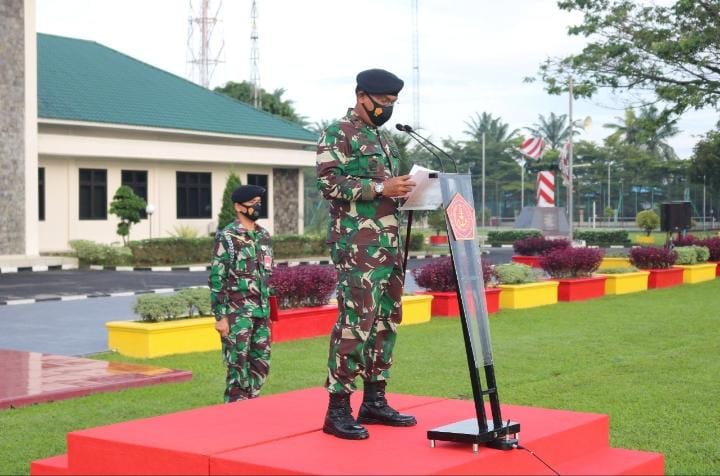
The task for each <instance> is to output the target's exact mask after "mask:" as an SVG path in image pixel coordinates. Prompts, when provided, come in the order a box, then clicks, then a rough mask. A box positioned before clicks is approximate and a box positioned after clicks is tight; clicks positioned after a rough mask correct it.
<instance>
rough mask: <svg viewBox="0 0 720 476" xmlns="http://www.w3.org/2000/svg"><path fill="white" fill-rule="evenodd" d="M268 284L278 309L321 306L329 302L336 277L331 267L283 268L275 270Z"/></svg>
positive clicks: (314, 265)
mask: <svg viewBox="0 0 720 476" xmlns="http://www.w3.org/2000/svg"><path fill="white" fill-rule="evenodd" d="M269 284H270V286H271V287H272V288H273V291H274V293H275V296H276V297H277V301H278V306H279V307H280V309H289V308H294V307H311V306H322V305H324V304H327V303H328V301H329V300H330V296H331V295H332V293H333V291H334V290H335V286H336V284H337V276H336V273H335V269H334V268H333V267H332V266H321V265H316V264H308V265H302V266H291V267H287V266H283V267H279V268H275V270H274V271H273V274H272V276H271V277H270V282H269Z"/></svg>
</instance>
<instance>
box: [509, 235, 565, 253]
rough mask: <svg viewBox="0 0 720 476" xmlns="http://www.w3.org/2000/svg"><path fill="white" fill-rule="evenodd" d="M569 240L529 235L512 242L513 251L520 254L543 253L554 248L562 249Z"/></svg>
mask: <svg viewBox="0 0 720 476" xmlns="http://www.w3.org/2000/svg"><path fill="white" fill-rule="evenodd" d="M569 247H570V242H569V241H568V240H566V239H564V238H560V239H555V240H548V239H546V238H545V237H542V236H539V237H538V236H531V237H528V238H524V239H522V240H517V241H516V242H515V243H513V249H514V250H515V252H516V253H517V254H519V255H522V256H534V255H544V254H547V253H550V252H551V251H554V250H564V249H565V248H569Z"/></svg>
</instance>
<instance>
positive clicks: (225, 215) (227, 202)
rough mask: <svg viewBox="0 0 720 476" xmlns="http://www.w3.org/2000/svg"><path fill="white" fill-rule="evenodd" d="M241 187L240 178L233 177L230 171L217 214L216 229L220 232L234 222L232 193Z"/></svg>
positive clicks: (235, 214)
mask: <svg viewBox="0 0 720 476" xmlns="http://www.w3.org/2000/svg"><path fill="white" fill-rule="evenodd" d="M240 185H242V182H241V181H240V177H238V176H237V175H235V172H233V171H232V170H231V171H230V175H229V176H228V178H227V182H225V190H224V191H223V198H222V206H221V207H220V213H219V214H218V220H217V228H218V230H222V229H223V228H225V227H226V226H228V225H229V224H230V223H232V222H233V221H235V219H236V218H237V213H236V212H235V204H234V203H233V201H232V193H233V192H234V191H235V189H236V188H238V187H239V186H240Z"/></svg>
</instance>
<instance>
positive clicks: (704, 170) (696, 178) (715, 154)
mask: <svg viewBox="0 0 720 476" xmlns="http://www.w3.org/2000/svg"><path fill="white" fill-rule="evenodd" d="M718 125H719V126H720V124H718ZM689 172H690V178H691V179H692V180H693V182H695V183H703V182H705V183H706V184H707V185H708V186H709V187H710V188H711V189H713V190H720V131H718V130H714V131H710V132H708V133H707V134H706V135H705V137H703V138H702V139H701V140H700V141H699V142H698V143H697V144H696V145H695V148H694V150H693V155H692V157H691V158H690V170H689ZM703 178H704V179H705V180H703Z"/></svg>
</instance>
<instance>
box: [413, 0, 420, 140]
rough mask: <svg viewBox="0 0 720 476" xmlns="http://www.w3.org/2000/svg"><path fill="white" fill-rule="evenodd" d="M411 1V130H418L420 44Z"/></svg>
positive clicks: (414, 11)
mask: <svg viewBox="0 0 720 476" xmlns="http://www.w3.org/2000/svg"><path fill="white" fill-rule="evenodd" d="M411 1H412V22H413V29H412V59H413V66H412V69H413V128H415V129H419V128H420V42H419V34H418V0H411Z"/></svg>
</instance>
